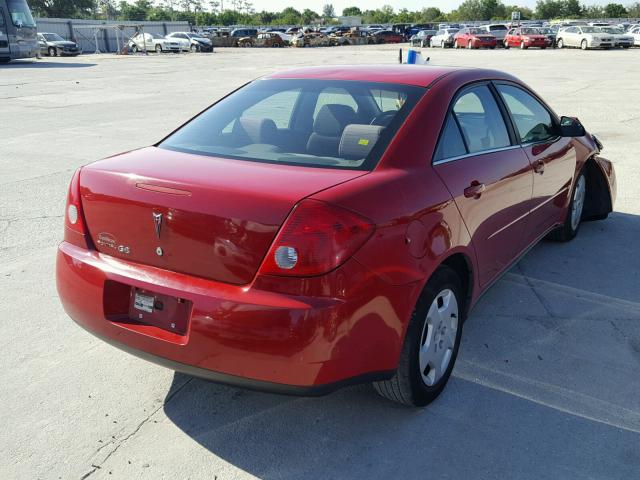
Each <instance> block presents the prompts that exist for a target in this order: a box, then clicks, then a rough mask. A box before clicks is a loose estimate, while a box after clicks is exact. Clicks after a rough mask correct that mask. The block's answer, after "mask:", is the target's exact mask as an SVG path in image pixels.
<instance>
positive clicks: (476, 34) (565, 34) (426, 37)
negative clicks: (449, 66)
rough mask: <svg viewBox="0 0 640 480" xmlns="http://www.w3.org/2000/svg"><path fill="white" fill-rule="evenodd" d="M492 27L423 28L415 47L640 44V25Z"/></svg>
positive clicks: (613, 46) (628, 46)
mask: <svg viewBox="0 0 640 480" xmlns="http://www.w3.org/2000/svg"><path fill="white" fill-rule="evenodd" d="M488 27H490V26H484V27H465V28H444V29H440V30H437V31H435V30H422V31H420V32H418V33H417V34H416V35H414V36H413V37H411V45H412V46H420V47H427V46H429V47H441V48H446V47H452V48H469V49H478V48H492V49H493V48H496V47H498V46H500V47H504V48H512V47H514V48H521V49H523V50H526V49H528V48H532V47H533V48H541V49H545V48H547V47H552V48H556V47H557V48H564V47H575V48H581V49H582V50H587V49H593V48H605V49H609V48H630V47H633V46H640V25H637V26H633V27H632V28H630V29H629V30H628V31H625V30H623V29H622V28H620V27H614V26H589V25H573V26H568V27H564V28H560V29H559V30H558V31H557V32H556V31H555V30H554V29H552V28H547V27H525V26H518V27H514V28H510V29H509V28H507V27H506V26H505V28H504V35H500V34H497V33H496V32H497V31H498V30H497V29H496V30H489V28H488Z"/></svg>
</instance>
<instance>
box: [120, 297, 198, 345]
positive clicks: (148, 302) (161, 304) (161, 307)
mask: <svg viewBox="0 0 640 480" xmlns="http://www.w3.org/2000/svg"><path fill="white" fill-rule="evenodd" d="M190 311H191V302H190V301H188V300H185V299H183V298H176V297H172V296H170V295H164V294H161V293H156V292H152V291H150V290H145V289H142V288H136V287H132V288H131V294H130V302H129V319H130V320H133V321H137V322H140V323H144V324H146V325H152V326H154V327H158V328H161V329H162V330H167V331H169V332H172V333H176V334H178V335H185V334H186V333H187V325H188V323H189V313H190Z"/></svg>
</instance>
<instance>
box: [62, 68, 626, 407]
mask: <svg viewBox="0 0 640 480" xmlns="http://www.w3.org/2000/svg"><path fill="white" fill-rule="evenodd" d="M600 149H601V145H600V143H599V142H598V140H597V139H596V138H595V137H593V136H591V135H589V134H588V133H586V132H585V130H584V128H583V127H582V125H581V124H580V123H579V122H578V121H577V120H576V119H573V118H569V117H558V116H556V114H555V113H554V112H553V110H551V109H550V108H549V107H548V106H547V105H546V104H545V103H544V102H543V101H542V100H541V99H540V97H538V96H537V95H536V94H535V93H533V92H532V91H531V90H530V89H529V88H528V87H527V86H525V85H524V84H523V83H521V82H520V81H519V80H517V79H516V78H514V77H512V76H510V75H507V74H503V73H499V72H496V71H489V70H481V69H463V68H440V67H430V68H422V67H415V66H410V65H396V66H344V67H317V68H305V69H299V70H293V71H288V72H284V73H278V74H274V75H271V76H269V77H263V78H260V79H259V80H256V81H254V82H252V83H249V84H248V85H246V86H245V87H243V88H241V89H240V90H237V91H236V92H234V93H232V94H231V95H229V96H227V97H225V98H223V99H222V100H220V101H219V102H217V103H215V104H214V105H213V106H211V107H209V108H208V109H207V110H205V111H204V112H202V113H201V114H199V115H198V116H196V117H195V118H194V119H192V120H191V121H189V122H187V123H186V124H185V125H183V126H182V127H180V128H179V129H177V130H176V131H175V132H173V133H172V134H171V135H169V136H168V137H167V138H165V139H164V140H162V141H160V142H158V143H157V144H155V145H154V146H151V147H147V148H142V149H140V150H136V151H132V152H127V153H123V154H120V155H116V156H114V157H110V158H107V159H104V160H101V161H98V162H95V163H92V164H89V165H87V166H85V167H82V168H81V169H79V170H78V171H77V172H76V173H75V174H74V175H73V179H72V181H71V185H70V188H69V193H68V199H67V207H66V216H65V234H64V241H63V242H62V243H61V244H60V246H59V249H58V254H57V285H58V292H59V295H60V298H61V300H62V304H63V306H64V308H65V310H66V311H67V313H68V314H69V316H70V317H71V318H73V320H75V321H76V322H77V323H78V324H79V325H81V326H82V327H84V328H85V329H87V330H88V331H90V332H92V333H93V334H95V335H96V336H98V337H100V338H102V339H104V340H105V341H107V342H109V343H111V344H113V345H115V346H117V347H119V348H122V349H124V350H127V351H130V352H132V353H134V354H135V355H138V356H140V357H143V358H146V359H149V360H151V361H154V362H158V363H160V364H163V365H166V366H168V367H170V368H173V369H176V370H179V371H182V372H186V373H188V374H192V375H195V376H200V377H205V378H209V379H212V380H215V381H218V382H223V383H227V384H231V385H236V386H241V387H247V388H254V389H263V390H269V391H274V392H283V393H294V394H305V395H318V394H323V393H327V392H329V391H331V390H333V389H336V388H338V387H341V386H344V385H349V384H353V383H358V382H375V383H374V385H375V386H376V389H377V390H378V392H380V393H381V394H382V395H384V396H386V397H388V398H390V399H392V400H396V401H398V402H402V403H405V404H410V405H425V404H427V403H429V402H430V401H432V400H433V399H434V398H435V397H436V396H437V395H438V394H439V393H440V392H441V391H442V389H443V388H444V386H445V384H446V382H447V380H448V379H449V376H450V374H451V370H452V368H453V365H454V362H455V360H456V356H457V354H458V348H459V345H460V337H461V333H462V327H463V324H464V321H465V319H466V318H467V315H468V313H469V311H470V310H471V308H472V307H473V306H474V304H475V303H476V302H477V301H478V299H479V298H480V296H481V295H482V294H483V293H484V292H485V291H486V290H487V289H488V288H489V287H490V286H491V285H492V284H493V283H494V282H495V281H496V280H497V279H498V278H499V277H500V275H501V274H503V273H505V272H506V271H507V270H508V269H509V267H510V266H511V265H513V264H514V262H516V261H517V260H518V259H519V258H520V257H521V256H522V255H524V254H525V253H526V252H527V251H528V250H529V248H530V247H531V246H532V245H534V244H535V243H536V242H538V241H539V240H540V239H541V238H544V237H547V236H551V237H553V238H555V239H557V240H561V241H567V240H571V239H572V238H573V237H574V236H575V235H576V233H577V232H578V228H579V226H580V222H581V220H589V219H602V218H605V217H606V216H607V215H608V213H609V212H611V210H612V205H613V201H614V197H615V191H616V182H615V175H614V170H613V167H612V165H611V163H610V162H609V161H607V160H605V159H604V158H602V157H601V156H600Z"/></svg>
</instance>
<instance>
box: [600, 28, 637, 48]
mask: <svg viewBox="0 0 640 480" xmlns="http://www.w3.org/2000/svg"><path fill="white" fill-rule="evenodd" d="M598 29H599V30H600V31H601V32H603V33H606V34H609V35H613V41H614V43H615V46H616V47H622V48H629V47H633V41H634V40H633V35H630V34H628V33H625V32H624V30H622V29H621V28H617V27H598Z"/></svg>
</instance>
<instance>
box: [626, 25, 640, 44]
mask: <svg viewBox="0 0 640 480" xmlns="http://www.w3.org/2000/svg"><path fill="white" fill-rule="evenodd" d="M627 35H631V36H632V37H633V44H634V45H635V46H636V47H640V25H637V26H634V27H631V28H630V29H629V31H628V32H627Z"/></svg>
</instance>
